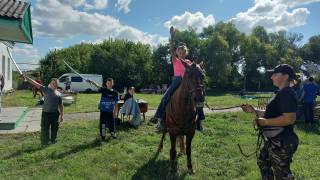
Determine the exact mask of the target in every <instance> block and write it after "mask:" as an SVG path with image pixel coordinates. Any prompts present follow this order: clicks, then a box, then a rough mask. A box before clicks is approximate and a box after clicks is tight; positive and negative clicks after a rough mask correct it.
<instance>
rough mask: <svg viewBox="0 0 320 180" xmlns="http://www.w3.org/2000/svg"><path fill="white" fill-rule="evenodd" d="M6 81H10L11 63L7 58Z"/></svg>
mask: <svg viewBox="0 0 320 180" xmlns="http://www.w3.org/2000/svg"><path fill="white" fill-rule="evenodd" d="M7 77H8V80H11V61H10V58H8V76H7Z"/></svg>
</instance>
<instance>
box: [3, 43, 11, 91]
mask: <svg viewBox="0 0 320 180" xmlns="http://www.w3.org/2000/svg"><path fill="white" fill-rule="evenodd" d="M7 47H9V48H10V49H11V50H12V45H11V44H10V43H6V42H2V41H0V73H1V74H2V75H3V77H4V82H5V86H4V91H8V90H10V89H12V61H11V60H10V56H9V54H8V50H7Z"/></svg>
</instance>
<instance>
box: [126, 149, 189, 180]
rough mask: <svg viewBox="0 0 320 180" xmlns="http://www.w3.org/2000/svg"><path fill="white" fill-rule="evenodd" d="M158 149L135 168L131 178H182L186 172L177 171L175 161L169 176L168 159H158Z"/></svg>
mask: <svg viewBox="0 0 320 180" xmlns="http://www.w3.org/2000/svg"><path fill="white" fill-rule="evenodd" d="M159 153H160V152H159V151H158V152H156V153H155V154H154V155H153V157H152V158H151V159H149V161H148V162H146V163H145V164H144V165H142V166H141V167H140V168H139V169H137V171H136V173H135V174H134V175H133V176H132V178H131V179H132V180H149V179H150V180H151V179H152V180H157V179H159V180H162V179H184V178H185V176H186V175H187V172H184V173H183V174H178V173H177V161H176V163H175V165H174V173H173V174H172V175H171V176H170V177H169V176H168V173H169V171H170V170H169V160H158V161H157V158H158V156H159Z"/></svg>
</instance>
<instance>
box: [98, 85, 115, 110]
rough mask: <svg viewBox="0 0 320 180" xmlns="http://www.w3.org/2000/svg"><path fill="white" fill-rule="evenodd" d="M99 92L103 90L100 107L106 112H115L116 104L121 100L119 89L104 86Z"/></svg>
mask: <svg viewBox="0 0 320 180" xmlns="http://www.w3.org/2000/svg"><path fill="white" fill-rule="evenodd" d="M99 92H101V99H100V105H99V109H100V110H101V111H105V112H110V113H111V112H113V110H114V108H115V105H116V103H117V102H118V100H119V97H118V93H117V91H115V90H109V89H107V88H105V87H103V88H100V89H99Z"/></svg>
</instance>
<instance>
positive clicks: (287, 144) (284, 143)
mask: <svg viewBox="0 0 320 180" xmlns="http://www.w3.org/2000/svg"><path fill="white" fill-rule="evenodd" d="M298 144H299V140H298V137H297V136H296V135H295V134H293V135H290V136H286V137H280V138H272V139H268V140H267V142H266V143H265V144H264V147H263V148H262V149H261V151H260V155H259V158H258V160H257V164H258V166H259V168H260V172H261V176H262V179H263V180H272V179H276V180H278V179H279V180H280V179H281V180H282V179H294V176H293V174H292V172H291V170H290V164H291V162H292V157H293V154H294V153H295V152H296V150H297V148H298Z"/></svg>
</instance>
